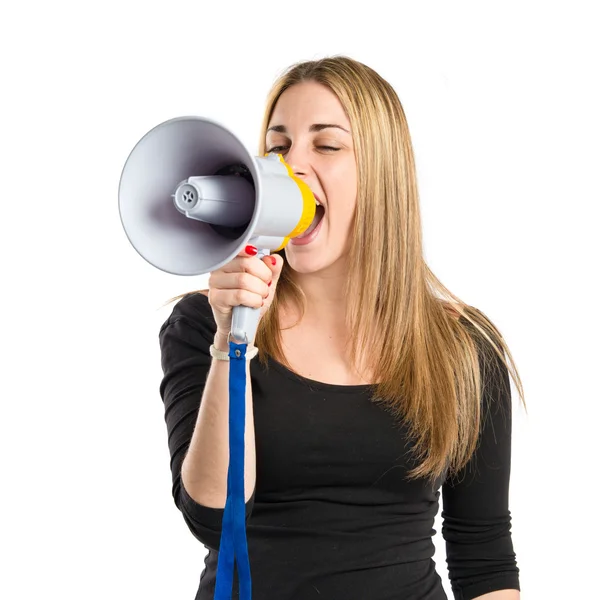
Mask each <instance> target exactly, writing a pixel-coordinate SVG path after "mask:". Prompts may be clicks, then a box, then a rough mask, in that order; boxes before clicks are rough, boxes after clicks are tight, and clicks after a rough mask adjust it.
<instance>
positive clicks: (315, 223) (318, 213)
mask: <svg viewBox="0 0 600 600" xmlns="http://www.w3.org/2000/svg"><path fill="white" fill-rule="evenodd" d="M323 215H325V208H324V207H323V206H321V205H320V204H318V205H317V208H316V210H315V217H314V219H313V220H312V223H311V224H310V225H309V226H308V229H307V230H306V231H305V232H304V233H302V234H301V235H297V236H296V237H295V238H294V239H296V240H302V239H304V238H307V237H308V236H309V235H310V234H311V233H312V232H313V231H314V230H315V229H316V228H317V227H318V226H319V224H320V223H321V220H322V219H323Z"/></svg>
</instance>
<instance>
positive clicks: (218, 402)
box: [181, 333, 256, 509]
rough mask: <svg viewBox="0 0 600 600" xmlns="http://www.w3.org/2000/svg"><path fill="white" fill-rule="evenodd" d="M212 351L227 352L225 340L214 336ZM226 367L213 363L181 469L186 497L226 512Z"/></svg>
mask: <svg viewBox="0 0 600 600" xmlns="http://www.w3.org/2000/svg"><path fill="white" fill-rule="evenodd" d="M214 343H215V347H216V348H217V349H218V350H222V351H224V352H227V351H228V350H229V345H228V343H227V339H226V337H224V336H222V335H221V334H219V333H217V335H216V336H215V342H214ZM229 365H230V363H229V362H227V361H223V360H217V359H215V358H213V359H212V364H211V367H210V371H209V372H208V376H207V379H206V385H205V387H204V392H203V394H202V401H201V403H200V409H199V411H198V417H197V420H196V425H195V429H194V433H193V436H192V440H191V443H190V446H189V449H188V451H187V454H186V457H185V459H184V461H183V465H182V468H181V478H182V481H183V485H184V487H185V489H186V490H187V492H188V494H189V495H190V496H191V497H192V498H193V499H194V500H195V501H196V502H198V504H202V505H203V506H207V507H210V508H220V509H224V508H225V502H226V499H227V471H228V468H229ZM253 417H254V415H253V410H252V386H251V385H250V361H249V360H247V361H246V428H245V434H244V442H245V454H244V489H245V501H246V502H248V500H249V499H250V496H251V495H252V492H253V491H254V487H255V483H256V446H255V440H254V418H253Z"/></svg>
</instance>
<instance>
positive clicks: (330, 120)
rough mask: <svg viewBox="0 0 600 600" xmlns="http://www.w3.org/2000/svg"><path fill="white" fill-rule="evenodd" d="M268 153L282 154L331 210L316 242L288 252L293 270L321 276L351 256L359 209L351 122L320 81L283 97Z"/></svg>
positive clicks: (295, 88)
mask: <svg viewBox="0 0 600 600" xmlns="http://www.w3.org/2000/svg"><path fill="white" fill-rule="evenodd" d="M266 150H267V152H275V153H276V154H282V155H283V158H284V160H285V161H286V163H287V164H288V165H290V167H291V169H292V170H293V172H294V174H295V175H296V176H297V177H298V178H299V179H302V180H303V181H305V182H306V183H307V185H308V186H309V187H310V189H311V191H312V192H313V194H314V195H315V196H316V198H317V199H318V200H319V202H320V203H321V204H322V205H323V207H324V209H325V212H324V215H323V218H322V222H321V223H320V225H319V231H318V234H317V236H316V237H315V239H314V240H313V241H311V242H310V243H308V244H305V245H300V244H296V243H294V242H295V240H294V239H292V240H291V241H290V242H289V243H288V244H287V245H286V247H285V253H286V258H287V261H288V262H289V264H290V266H291V267H292V269H294V270H295V271H298V272H300V273H314V272H316V271H321V270H322V269H325V268H327V267H329V266H330V265H332V264H333V263H335V262H336V261H338V260H339V259H340V258H341V257H344V255H345V254H346V252H347V251H348V248H349V241H350V240H349V235H350V229H351V225H352V219H353V216H354V210H355V208H356V192H357V174H356V161H355V157H354V147H353V144H352V134H351V132H350V122H349V121H348V117H347V116H346V114H345V112H344V109H343V108H342V105H341V104H340V102H339V100H338V99H337V97H336V96H335V94H333V92H331V91H330V90H329V88H327V87H325V86H324V85H322V84H320V83H317V82H314V81H306V82H302V83H299V84H295V85H293V86H292V87H290V88H288V89H287V90H286V91H285V92H283V94H282V95H281V96H280V97H279V99H278V101H277V103H276V105H275V109H274V110H273V115H272V117H271V120H270V122H269V126H268V130H267V137H266ZM298 241H299V240H298Z"/></svg>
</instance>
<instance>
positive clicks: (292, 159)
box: [285, 144, 309, 177]
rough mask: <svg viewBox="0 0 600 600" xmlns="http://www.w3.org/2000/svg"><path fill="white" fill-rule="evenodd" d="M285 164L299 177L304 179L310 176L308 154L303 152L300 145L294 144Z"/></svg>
mask: <svg viewBox="0 0 600 600" xmlns="http://www.w3.org/2000/svg"><path fill="white" fill-rule="evenodd" d="M285 162H287V164H288V165H289V166H290V169H292V171H293V172H294V175H296V176H297V177H303V176H306V175H307V174H308V171H309V166H308V152H306V151H305V150H303V149H302V148H301V147H300V145H299V144H292V146H291V147H290V149H289V150H288V152H287V155H286V157H285Z"/></svg>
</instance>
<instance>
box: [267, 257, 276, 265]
mask: <svg viewBox="0 0 600 600" xmlns="http://www.w3.org/2000/svg"><path fill="white" fill-rule="evenodd" d="M269 258H270V259H271V262H272V263H273V266H275V265H276V264H277V259H276V258H275V257H274V256H269Z"/></svg>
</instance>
